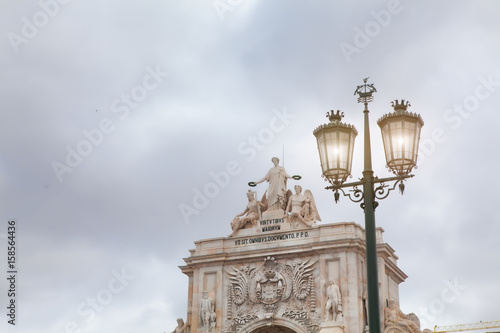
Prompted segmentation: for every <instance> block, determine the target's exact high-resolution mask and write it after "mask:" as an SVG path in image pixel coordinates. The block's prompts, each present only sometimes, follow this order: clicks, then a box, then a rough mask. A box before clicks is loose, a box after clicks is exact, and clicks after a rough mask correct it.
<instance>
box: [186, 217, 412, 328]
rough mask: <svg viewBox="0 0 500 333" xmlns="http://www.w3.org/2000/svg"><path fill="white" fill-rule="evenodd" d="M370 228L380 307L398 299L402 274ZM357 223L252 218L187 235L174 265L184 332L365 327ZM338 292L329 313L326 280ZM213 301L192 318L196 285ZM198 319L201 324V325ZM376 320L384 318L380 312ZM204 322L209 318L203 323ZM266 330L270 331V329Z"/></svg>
mask: <svg viewBox="0 0 500 333" xmlns="http://www.w3.org/2000/svg"><path fill="white" fill-rule="evenodd" d="M382 233H383V229H382V228H378V230H377V244H378V245H377V246H378V269H379V270H378V272H379V285H380V290H379V294H380V313H381V314H382V316H383V313H384V309H385V308H386V304H387V303H388V300H390V299H394V300H399V291H398V286H399V283H401V282H403V281H404V280H405V279H406V275H405V274H404V273H403V272H402V271H401V270H400V269H399V268H398V267H397V259H398V258H397V256H396V255H395V254H394V250H393V249H392V248H391V247H390V246H389V245H387V244H385V243H384V242H383V238H382ZM364 244H365V235H364V229H363V228H362V227H361V226H360V225H358V224H357V223H354V222H343V223H331V224H321V225H316V226H315V227H311V226H307V225H304V224H303V223H298V224H294V223H292V222H288V221H286V220H285V219H283V218H280V217H278V216H276V217H273V218H269V219H262V220H259V221H258V223H257V224H256V225H255V226H253V227H251V228H247V229H240V230H238V232H237V233H234V234H233V235H232V236H231V237H220V238H212V239H206V240H200V241H197V242H195V249H193V250H190V252H191V255H190V256H189V257H188V258H185V259H184V260H185V263H186V264H185V265H184V266H181V267H180V268H181V270H182V272H183V273H184V274H186V275H187V276H188V277H189V287H188V288H189V289H188V315H187V317H188V318H187V323H188V331H189V332H235V333H236V332H261V331H273V330H268V329H265V328H269V327H278V326H279V327H280V331H295V332H304V333H306V332H311V333H316V332H318V333H343V332H353V333H354V332H355V333H362V332H363V331H364V330H365V328H366V265H365V246H364ZM330 281H333V282H334V283H335V285H336V286H338V289H339V293H340V299H341V301H340V303H341V307H340V312H339V311H338V310H339V307H336V309H337V313H336V316H335V317H334V318H335V319H334V320H332V318H333V316H332V315H333V313H332V312H330V316H327V311H332V310H331V306H327V299H328V298H327V287H328V285H329V282H330ZM204 291H207V293H208V297H209V298H210V299H212V300H213V304H214V313H213V315H212V318H213V324H212V321H211V320H212V319H210V318H207V320H206V321H202V320H201V319H200V313H199V312H200V302H202V298H203V292H204ZM203 322H204V323H205V325H203ZM381 322H382V323H383V322H384V318H381ZM206 323H210V324H209V325H207V324H206ZM273 332H274V331H273Z"/></svg>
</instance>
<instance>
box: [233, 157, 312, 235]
mask: <svg viewBox="0 0 500 333" xmlns="http://www.w3.org/2000/svg"><path fill="white" fill-rule="evenodd" d="M271 161H272V162H273V164H274V167H272V168H271V169H270V170H269V171H268V172H267V174H266V175H265V176H264V178H262V179H261V180H259V181H257V182H251V183H250V184H251V186H256V185H257V184H260V183H262V182H264V181H266V182H268V183H269V187H268V189H267V190H266V192H265V193H264V195H263V196H262V199H261V200H260V201H258V200H257V199H256V198H255V192H253V191H251V190H248V192H247V197H248V204H247V207H246V208H245V210H244V211H243V212H241V213H240V214H238V215H236V217H235V218H234V219H233V220H232V221H231V228H232V230H233V232H232V234H231V236H234V234H235V233H236V232H237V231H238V230H240V229H243V228H247V227H253V226H255V225H257V224H258V221H259V220H261V219H262V215H263V213H264V212H282V213H283V218H285V219H286V220H287V221H288V222H300V223H303V224H304V225H306V226H308V227H311V226H314V225H315V224H316V222H317V221H321V218H320V216H319V214H318V210H317V208H316V203H315V201H314V197H313V195H312V193H311V191H310V190H305V191H304V194H302V186H300V185H295V186H294V190H295V194H293V193H292V191H291V190H288V189H287V181H288V179H292V178H293V179H300V176H293V177H292V176H290V175H289V174H287V173H286V171H285V169H284V168H283V167H282V166H280V165H279V158H277V157H273V158H272V160H271Z"/></svg>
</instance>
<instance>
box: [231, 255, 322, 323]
mask: <svg viewBox="0 0 500 333" xmlns="http://www.w3.org/2000/svg"><path fill="white" fill-rule="evenodd" d="M314 269H315V262H314V261H312V260H311V259H307V260H304V261H301V260H295V261H293V262H292V263H289V264H281V263H279V262H278V261H277V260H276V259H275V258H274V257H271V256H268V257H266V258H265V259H264V263H263V264H261V265H259V266H255V267H250V266H241V267H238V268H236V267H232V268H231V269H230V270H229V271H228V272H227V278H228V280H229V284H228V285H229V287H228V297H227V312H226V313H227V316H226V320H225V321H224V324H223V330H224V331H225V332H236V331H237V330H239V329H240V328H241V327H243V326H244V325H247V324H249V323H251V322H253V321H255V320H258V319H269V320H272V319H273V318H277V317H282V318H288V319H291V320H293V321H295V322H297V323H299V324H301V325H303V326H304V327H305V329H306V330H307V331H308V332H314V331H317V329H318V327H319V321H318V315H317V313H316V312H315V311H316V299H315V297H316V293H315V283H314V281H315V277H314Z"/></svg>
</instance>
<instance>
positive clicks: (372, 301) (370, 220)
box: [363, 100, 380, 333]
mask: <svg viewBox="0 0 500 333" xmlns="http://www.w3.org/2000/svg"><path fill="white" fill-rule="evenodd" d="M364 104H365V110H364V111H363V113H364V118H365V124H364V146H365V147H364V171H363V180H364V183H363V192H364V202H363V203H364V207H363V208H364V211H365V243H366V244H365V245H366V276H367V288H368V328H369V333H380V309H379V295H378V270H377V235H376V230H375V206H374V205H375V198H374V196H375V195H374V189H373V187H374V186H373V184H374V182H373V170H372V154H371V145H370V124H369V117H368V113H369V111H368V101H367V100H365V101H364Z"/></svg>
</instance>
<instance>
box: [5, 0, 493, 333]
mask: <svg viewBox="0 0 500 333" xmlns="http://www.w3.org/2000/svg"><path fill="white" fill-rule="evenodd" d="M0 6H1V8H0V36H2V38H1V39H0V49H1V52H0V66H1V67H0V69H1V74H0V77H1V79H0V80H1V81H0V84H1V89H0V111H1V115H2V121H0V133H1V134H0V135H1V140H0V188H1V190H0V196H1V197H0V202H1V207H2V208H1V210H0V211H1V216H0V241H1V244H0V249H1V252H2V253H1V254H0V258H2V260H1V261H0V266H1V270H2V271H3V273H2V274H1V276H6V275H7V276H8V274H7V270H8V268H7V262H6V257H7V233H8V221H9V220H11V219H15V221H16V237H17V244H16V245H17V247H16V256H17V262H16V264H17V265H18V266H17V267H16V268H17V270H18V274H17V293H18V294H17V298H16V302H17V303H16V305H17V308H16V325H15V327H13V326H12V325H10V324H8V322H7V320H8V319H9V317H8V316H6V314H7V309H6V306H7V304H8V303H7V302H9V299H10V298H8V296H7V289H8V281H7V280H6V279H5V278H2V279H1V280H0V281H1V282H0V290H1V295H0V303H1V304H2V306H1V308H2V309H3V310H1V316H0V318H2V319H1V322H0V331H2V332H16V333H31V332H54V333H60V332H70V331H72V330H75V331H76V330H79V332H116V333H118V332H120V333H132V332H151V333H160V332H164V331H166V332H170V331H172V330H173V329H174V327H175V326H176V321H175V320H176V318H177V317H182V318H186V306H187V281H188V279H187V277H186V276H184V275H183V274H182V273H181V271H180V270H179V268H178V266H179V265H183V264H184V261H183V258H186V257H188V256H189V249H191V248H193V247H194V244H193V242H194V241H197V240H200V239H206V238H212V237H220V236H227V235H228V234H229V233H230V232H231V228H230V224H229V223H230V221H231V219H232V218H233V217H234V216H235V215H236V214H237V213H239V212H241V211H242V210H243V209H244V208H245V205H246V196H245V192H246V191H247V189H248V186H247V183H248V182H249V181H256V180H259V179H260V178H262V177H263V176H264V175H265V174H266V172H267V171H268V170H269V168H270V167H271V166H272V163H271V158H272V157H273V156H278V157H280V158H281V162H284V167H285V169H286V170H287V172H288V173H289V174H299V175H301V176H302V179H301V180H300V184H301V185H302V186H303V188H304V189H310V190H311V191H312V192H313V194H314V196H315V198H316V202H317V206H318V209H319V213H320V215H321V217H322V220H323V223H334V222H343V221H354V222H356V223H359V224H361V225H364V217H363V211H362V210H361V209H360V207H359V205H358V204H355V203H352V202H350V201H349V200H348V199H347V198H341V201H340V203H338V204H335V203H334V200H333V194H332V193H331V192H328V191H326V190H325V189H324V187H325V186H326V185H327V183H325V182H324V181H323V180H322V178H321V170H320V166H319V157H318V153H317V148H316V142H315V138H314V136H313V134H312V131H313V130H314V129H315V128H316V127H317V126H318V125H320V124H323V123H325V122H327V119H326V118H325V114H326V112H327V111H329V110H331V109H335V110H341V111H343V112H344V113H345V115H346V116H345V118H344V122H347V123H351V124H353V125H354V126H356V127H357V129H358V131H360V133H362V128H363V127H362V126H363V121H362V116H363V113H362V110H363V106H362V105H361V104H357V103H356V97H355V96H353V92H354V90H355V89H356V86H357V85H360V84H362V82H363V78H365V77H370V79H369V82H371V83H373V84H374V85H375V87H376V88H377V90H378V92H377V93H376V94H375V95H374V102H373V103H371V104H370V111H371V112H370V117H371V123H370V126H371V132H372V152H373V169H374V171H375V174H376V175H377V176H379V177H386V176H390V173H389V172H388V171H387V170H386V168H385V160H384V156H383V148H382V143H381V138H380V130H379V128H378V126H377V125H376V120H377V119H379V118H380V117H381V116H382V115H383V114H385V113H388V112H390V111H391V105H390V102H391V101H392V100H394V99H405V100H409V101H410V102H411V107H410V111H412V112H416V113H419V114H420V115H421V116H422V118H423V119H424V122H425V125H424V127H423V130H422V139H421V151H420V156H419V159H420V161H419V167H418V169H417V170H415V172H414V174H415V178H413V179H411V180H409V181H408V182H407V183H406V192H405V194H404V195H403V196H401V195H400V194H399V193H397V191H395V192H393V193H391V194H390V195H389V197H388V198H387V199H385V200H382V201H381V202H380V205H379V207H378V208H377V211H376V223H377V226H380V227H382V228H383V229H384V230H385V233H384V240H385V241H386V242H387V243H388V244H389V245H390V246H392V247H393V248H394V249H395V251H396V254H397V255H398V256H399V261H398V265H399V267H400V268H401V269H402V270H403V271H404V272H405V273H406V274H407V275H408V279H407V280H406V281H405V282H404V283H402V284H401V285H400V303H401V308H402V310H403V311H404V312H405V313H408V312H414V313H416V314H417V315H419V316H420V320H421V323H422V326H423V328H425V327H427V328H433V327H434V325H449V324H460V323H474V322H479V321H481V320H482V321H490V320H499V319H500V314H499V311H498V309H499V308H500V283H499V276H500V258H499V254H500V242H499V241H498V235H499V234H500V223H499V222H500V214H499V210H498V209H497V208H498V206H499V204H500V200H499V196H498V189H499V188H500V180H499V178H498V177H497V176H496V175H497V172H498V171H497V170H498V165H499V163H500V156H499V155H500V153H499V149H498V144H499V142H500V137H499V130H498V126H499V125H498V124H500V112H499V105H500V62H499V59H500V36H499V32H500V20H499V19H498V14H499V12H500V3H499V2H496V1H410V0H401V1H369V2H368V1H367V2H361V1H358V2H349V3H348V2H346V1H307V2H306V1H293V2H288V1H251V0H241V1H236V0H234V1H229V0H216V1H213V2H212V1H78V0H73V1H68V0H64V1H63V0H59V1H56V0H41V1H40V2H37V1H30V2H28V1H14V0H3V1H1V4H0ZM362 150H363V145H362V135H361V134H360V135H359V136H358V138H357V142H356V154H355V156H354V167H353V180H356V179H357V178H359V177H361V172H362V166H363V161H362ZM224 175H228V176H227V177H225V176H224ZM216 179H217V180H216ZM265 189H266V186H265V185H264V184H262V185H259V186H258V187H256V190H257V192H258V195H259V196H260V195H261V194H263V192H264V191H265ZM200 193H201V195H200ZM207 193H208V196H207ZM202 196H203V197H204V199H203V198H202Z"/></svg>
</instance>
